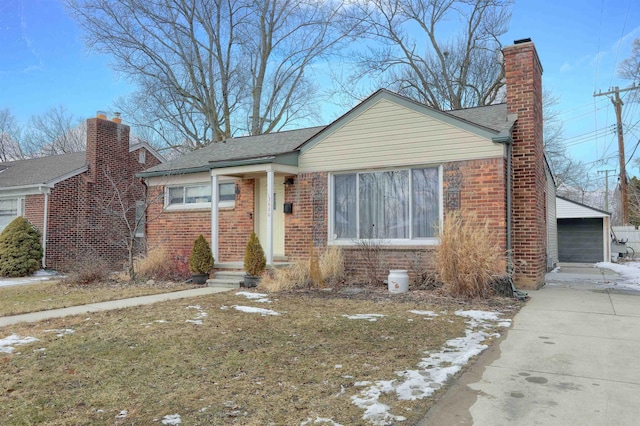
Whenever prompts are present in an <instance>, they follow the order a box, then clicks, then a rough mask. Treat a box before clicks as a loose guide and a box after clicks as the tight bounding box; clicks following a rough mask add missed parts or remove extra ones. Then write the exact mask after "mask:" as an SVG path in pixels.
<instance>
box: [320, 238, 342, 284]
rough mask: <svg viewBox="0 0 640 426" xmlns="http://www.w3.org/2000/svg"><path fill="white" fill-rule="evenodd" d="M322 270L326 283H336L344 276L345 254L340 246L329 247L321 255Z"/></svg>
mask: <svg viewBox="0 0 640 426" xmlns="http://www.w3.org/2000/svg"><path fill="white" fill-rule="evenodd" d="M320 272H321V273H322V277H323V278H324V281H325V284H335V283H337V282H339V281H341V280H342V279H343V278H344V254H343V252H342V249H341V248H340V247H335V246H331V247H327V248H326V250H325V251H324V252H323V253H322V254H321V255H320Z"/></svg>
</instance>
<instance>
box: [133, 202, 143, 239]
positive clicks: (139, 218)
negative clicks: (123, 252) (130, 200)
mask: <svg viewBox="0 0 640 426" xmlns="http://www.w3.org/2000/svg"><path fill="white" fill-rule="evenodd" d="M145 213H146V205H145V202H144V201H136V223H135V229H136V237H138V238H141V237H144V228H145V223H146V214H145Z"/></svg>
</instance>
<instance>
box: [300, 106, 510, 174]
mask: <svg viewBox="0 0 640 426" xmlns="http://www.w3.org/2000/svg"><path fill="white" fill-rule="evenodd" d="M501 156H504V147H503V146H502V145H501V144H497V143H494V142H492V141H491V140H490V139H487V138H483V137H480V136H478V135H476V134H473V133H471V132H468V131H466V130H462V129H460V128H457V127H455V126H452V125H450V124H447V123H445V122H443V121H440V120H437V119H435V118H432V117H429V116H426V115H424V114H421V113H419V112H416V111H414V110H411V109H409V108H406V107H404V106H401V105H398V104H396V103H394V102H390V101H388V100H386V99H381V100H380V101H378V102H376V103H375V104H373V105H372V106H371V107H370V108H369V109H367V110H366V111H364V112H363V113H361V114H360V115H359V116H356V117H354V118H353V119H352V120H351V121H349V122H347V124H345V125H344V126H343V127H342V128H339V129H337V130H336V131H335V132H333V133H331V134H329V135H328V136H327V137H326V138H325V139H322V140H320V141H319V142H318V143H316V145H314V146H312V147H311V148H310V149H309V150H307V151H303V152H302V153H301V155H300V158H299V160H298V167H299V168H300V170H301V171H303V172H310V171H339V170H354V169H373V168H383V167H393V166H410V165H419V164H440V163H443V162H449V161H460V160H469V159H478V158H494V157H501Z"/></svg>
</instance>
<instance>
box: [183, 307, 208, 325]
mask: <svg viewBox="0 0 640 426" xmlns="http://www.w3.org/2000/svg"><path fill="white" fill-rule="evenodd" d="M187 309H195V310H197V311H198V314H197V315H196V316H195V317H194V318H193V319H188V320H186V321H185V322H188V323H191V324H196V325H202V324H203V322H202V318H206V317H208V316H209V314H207V313H206V312H205V311H204V310H203V309H202V307H201V306H200V305H190V306H187Z"/></svg>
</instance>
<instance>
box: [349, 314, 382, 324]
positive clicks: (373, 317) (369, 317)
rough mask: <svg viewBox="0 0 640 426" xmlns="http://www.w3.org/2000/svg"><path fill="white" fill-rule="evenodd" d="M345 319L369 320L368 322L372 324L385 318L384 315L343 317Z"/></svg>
mask: <svg viewBox="0 0 640 426" xmlns="http://www.w3.org/2000/svg"><path fill="white" fill-rule="evenodd" d="M343 317H345V318H349V319H353V320H359V319H363V320H367V321H370V322H376V321H378V318H383V317H384V315H382V314H355V315H343Z"/></svg>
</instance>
